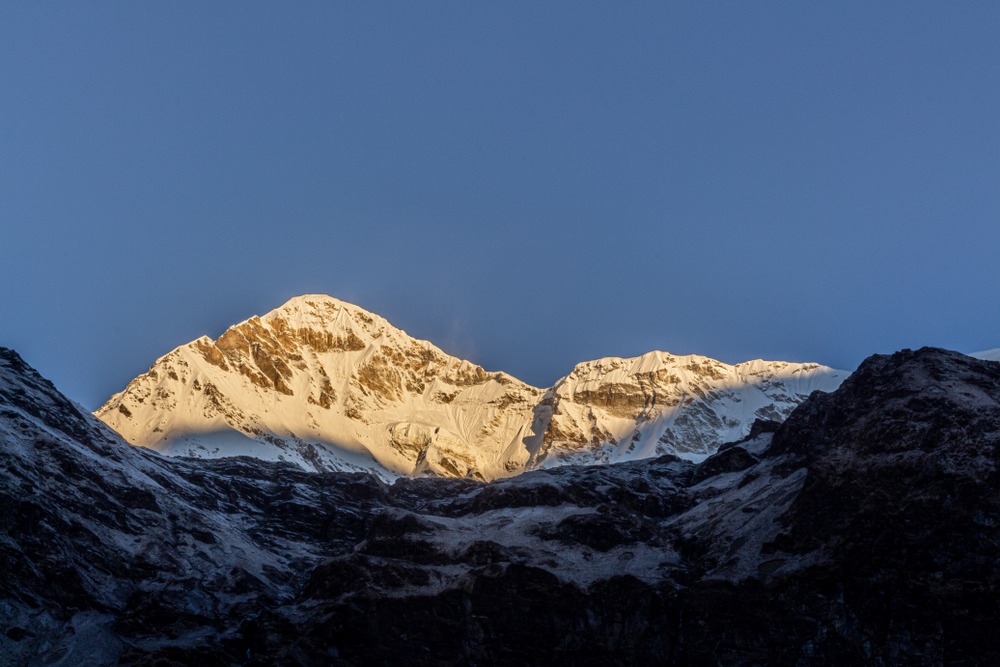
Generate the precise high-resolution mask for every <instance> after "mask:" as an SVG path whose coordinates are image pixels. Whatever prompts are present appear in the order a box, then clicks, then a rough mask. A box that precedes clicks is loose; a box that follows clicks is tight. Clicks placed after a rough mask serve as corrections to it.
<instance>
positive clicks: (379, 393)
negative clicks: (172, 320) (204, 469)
mask: <svg viewBox="0 0 1000 667" xmlns="http://www.w3.org/2000/svg"><path fill="white" fill-rule="evenodd" d="M847 375H848V373H847V372H845V371H836V370H833V369H830V368H827V367H825V366H820V365H818V364H799V363H788V362H767V361H759V360H757V361H750V362H746V363H743V364H737V365H735V366H730V365H727V364H723V363H721V362H718V361H715V360H713V359H709V358H707V357H701V356H696V355H688V356H673V355H670V354H668V353H666V352H650V353H648V354H645V355H643V356H641V357H636V358H633V359H620V358H605V359H598V360H595V361H590V362H586V363H583V364H580V365H578V366H577V367H576V368H574V369H573V371H572V372H571V373H570V374H569V375H568V376H566V377H564V378H562V379H560V380H559V381H558V382H556V384H555V385H554V386H553V387H552V388H550V389H548V390H544V389H539V388H536V387H532V386H531V385H528V384H526V383H524V382H521V381H520V380H518V379H517V378H514V377H512V376H510V375H508V374H506V373H502V372H488V371H486V370H484V369H483V368H481V367H480V366H477V365H476V364H473V363H471V362H469V361H465V360H461V359H458V358H455V357H452V356H450V355H448V354H446V353H445V352H443V351H442V350H440V349H438V348H437V347H435V346H434V345H433V344H431V343H429V342H427V341H422V340H416V339H414V338H411V337H410V336H408V335H407V334H406V333H405V332H404V331H402V330H400V329H397V328H395V327H393V326H392V325H391V324H389V322H387V321H386V320H385V319H383V318H381V317H379V316H378V315H375V314H373V313H370V312H367V311H365V310H363V309H362V308H359V307H357V306H354V305H352V304H349V303H346V302H343V301H340V300H338V299H335V298H332V297H329V296H324V295H305V296H300V297H296V298H294V299H291V300H290V301H288V302H287V303H285V304H284V305H283V306H281V307H280V308H277V309H276V310H273V311H271V312H270V313H267V314H266V315H263V316H261V317H257V316H255V317H251V318H250V319H248V320H246V321H244V322H241V323H239V324H237V325H235V326H233V327H231V328H229V329H228V330H227V331H226V332H225V333H224V334H223V335H222V336H220V337H219V338H218V340H214V341H213V340H211V339H210V338H208V337H202V338H199V339H197V340H195V341H192V342H190V343H188V344H186V345H182V346H180V347H178V348H177V349H175V350H173V351H172V352H170V353H169V354H167V355H165V356H163V357H161V358H160V359H158V360H157V361H156V363H155V364H154V365H153V366H152V368H150V369H149V371H147V372H146V373H145V374H143V375H141V376H139V377H137V378H136V379H135V380H133V381H132V382H131V383H129V385H128V386H127V387H126V388H125V390H124V391H122V392H121V393H119V394H116V395H114V396H112V397H111V399H110V400H109V401H108V402H107V403H106V404H105V405H104V406H103V407H101V408H100V409H99V410H98V411H97V412H96V413H95V414H96V415H97V416H98V417H99V418H100V419H101V420H103V421H104V422H105V423H107V424H108V425H109V426H111V427H112V428H114V429H115V430H117V431H118V432H119V433H121V434H122V435H123V436H124V437H125V439H126V440H128V441H129V442H131V443H132V444H134V445H139V446H143V447H148V448H151V449H154V450H156V451H158V452H161V453H163V454H167V455H170V456H193V457H203V458H218V457H228V456H252V457H256V458H260V459H266V460H284V461H289V462H293V463H296V464H298V465H299V466H301V467H303V468H306V469H311V470H321V471H327V470H343V471H351V470H368V471H372V472H375V473H376V474H378V475H380V476H382V477H383V478H386V479H392V478H394V477H397V476H400V475H437V476H446V477H473V478H477V479H487V480H488V479H495V478H498V477H505V476H509V475H512V474H515V473H518V472H521V471H523V470H525V469H529V468H537V467H551V466H553V465H561V464H565V463H588V464H589V463H604V462H610V461H621V460H629V459H638V458H646V457H650V456H656V455H660V454H667V453H671V454H676V455H679V456H682V457H685V458H689V459H695V460H698V459H702V458H704V457H705V456H707V455H709V454H711V453H713V452H714V451H715V450H716V449H717V448H718V446H719V445H720V444H722V443H724V442H727V441H730V440H735V439H738V438H740V437H742V436H744V435H746V433H747V432H748V431H749V429H750V425H751V424H752V423H753V421H754V420H755V419H757V418H765V419H783V418H784V417H786V416H787V415H788V414H789V413H790V412H791V410H792V409H794V407H795V406H796V405H798V403H800V402H801V401H802V400H803V399H804V398H805V397H806V396H808V395H809V394H810V393H811V392H812V391H814V390H822V391H831V390H833V389H835V388H836V387H837V386H839V384H840V383H841V382H842V381H843V379H844V378H846V377H847Z"/></svg>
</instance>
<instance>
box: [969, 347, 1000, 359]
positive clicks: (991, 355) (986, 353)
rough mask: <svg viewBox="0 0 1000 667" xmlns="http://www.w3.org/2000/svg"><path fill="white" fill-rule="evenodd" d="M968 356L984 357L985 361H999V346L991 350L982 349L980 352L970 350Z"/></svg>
mask: <svg viewBox="0 0 1000 667" xmlns="http://www.w3.org/2000/svg"><path fill="white" fill-rule="evenodd" d="M969 356H970V357H975V358H976V359H985V360H986V361H1000V347H998V348H996V349H993V350H983V351H982V352H972V353H971V354H969Z"/></svg>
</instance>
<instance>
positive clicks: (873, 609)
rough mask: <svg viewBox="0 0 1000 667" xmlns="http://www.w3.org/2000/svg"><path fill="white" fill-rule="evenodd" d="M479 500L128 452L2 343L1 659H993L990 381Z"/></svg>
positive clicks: (826, 399)
mask: <svg viewBox="0 0 1000 667" xmlns="http://www.w3.org/2000/svg"><path fill="white" fill-rule="evenodd" d="M755 430H756V431H757V432H756V433H755V435H754V437H752V438H747V439H744V440H743V441H741V442H738V443H735V444H733V445H732V446H727V447H724V448H722V449H721V450H720V452H719V453H718V454H716V455H715V456H713V457H710V458H708V459H707V460H706V461H705V462H703V463H701V464H694V463H691V462H689V461H684V460H681V459H678V458H677V457H674V456H662V457H658V458H653V459H647V460H642V461H632V462H626V463H620V464H613V465H607V466H596V467H595V466H584V467H578V466H563V467H559V468H553V469H546V470H538V471H533V472H528V473H525V474H522V475H519V476H517V477H513V478H509V479H503V480H498V481H495V482H492V483H489V484H484V483H479V482H474V481H471V480H464V479H463V480H449V479H405V478H404V479H400V480H399V481H397V482H396V483H394V484H392V485H388V484H385V483H384V482H382V481H380V480H378V479H377V478H375V477H373V476H371V475H362V474H349V473H325V474H318V473H306V472H304V471H302V470H301V469H299V468H297V467H295V466H292V465H286V464H280V463H268V462H264V461H259V460H254V459H249V458H242V459H231V460H224V461H190V460H171V459H165V458H163V457H160V456H158V455H156V454H155V453H152V452H149V451H147V450H144V449H141V448H134V447H130V446H128V445H127V444H126V443H124V442H123V441H121V440H119V439H118V438H117V437H116V436H115V434H114V433H113V432H111V431H110V430H109V429H107V428H105V427H103V426H102V425H101V424H100V423H99V422H97V421H96V420H94V419H93V418H91V417H90V416H89V415H86V414H83V413H81V412H80V411H79V410H78V409H77V408H76V407H75V406H73V405H72V403H70V402H69V401H67V400H66V399H64V398H63V397H62V396H60V395H59V394H58V392H56V391H55V389H54V388H53V387H52V386H51V385H50V384H48V383H47V382H46V381H44V380H43V379H41V378H40V377H39V376H38V375H37V374H36V373H35V372H34V371H32V370H31V369H30V368H28V367H27V366H26V365H25V364H24V363H23V362H22V361H21V360H20V358H19V357H17V356H16V355H15V354H14V353H12V352H10V351H0V453H2V457H0V506H2V507H3V508H4V513H3V515H2V522H0V558H2V562H3V563H4V565H5V576H4V577H0V655H3V656H4V658H5V659H6V660H7V662H8V663H11V664H38V663H47V664H52V663H57V664H58V663H60V662H61V664H81V665H85V664H114V663H116V662H117V663H119V664H133V665H153V664H159V665H162V664H219V665H230V664H250V665H265V664H267V665H270V664H299V665H320V664H330V663H339V664H356V665H367V664H398V663H400V662H406V663H408V664H416V665H431V664H457V663H462V664H501V665H503V664H508V665H513V664H518V665H523V664H552V663H553V662H555V661H562V662H566V663H568V664H584V665H587V664H594V665H597V664H601V665H604V664H724V665H753V664H800V665H812V664H815V665H820V664H857V663H861V664H995V663H997V662H998V661H1000V639H998V638H997V635H996V633H995V632H994V629H995V627H996V625H997V622H998V621H1000V609H998V606H997V604H996V600H997V592H998V587H1000V494H998V493H997V489H998V488H1000V478H998V467H1000V450H998V445H1000V364H997V363H995V362H988V361H977V360H974V359H971V358H968V357H964V356H963V355H959V354H956V353H950V352H945V351H942V350H934V349H923V350H918V351H915V352H912V351H904V352H901V353H898V354H895V355H891V356H876V357H872V358H870V359H869V360H867V361H866V362H865V363H864V364H862V366H861V367H860V368H859V370H858V371H857V372H856V373H855V374H854V375H853V376H852V377H851V379H850V380H849V381H847V382H845V383H844V384H843V386H842V387H841V388H840V389H838V390H837V391H835V392H833V393H830V394H821V393H817V394H814V395H813V396H812V397H810V398H809V399H808V400H806V401H805V402H804V403H803V404H802V405H801V406H800V407H799V408H797V409H796V410H795V411H794V412H793V414H792V415H791V416H790V417H789V419H788V420H786V422H785V423H783V424H782V425H781V426H779V427H777V428H776V429H775V428H774V426H773V424H772V425H762V426H761V427H759V428H758V429H755Z"/></svg>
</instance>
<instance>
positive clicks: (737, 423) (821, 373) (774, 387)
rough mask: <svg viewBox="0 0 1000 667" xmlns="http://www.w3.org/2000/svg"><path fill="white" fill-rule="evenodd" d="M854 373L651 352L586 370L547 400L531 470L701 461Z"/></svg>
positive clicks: (602, 362) (569, 378)
mask: <svg viewBox="0 0 1000 667" xmlns="http://www.w3.org/2000/svg"><path fill="white" fill-rule="evenodd" d="M846 376H847V373H845V372H842V371H834V370H832V369H830V368H827V367H825V366H820V365H819V364H793V363H787V362H780V361H779V362H775V361H770V362H768V361H760V360H758V361H749V362H746V363H743V364H737V365H735V366H730V365H728V364H724V363H722V362H719V361H716V360H714V359H709V358H708V357H701V356H697V355H687V356H674V355H671V354H668V353H665V352H650V353H648V354H644V355H643V356H641V357H635V358H632V359H619V358H607V359H599V360H596V361H589V362H586V363H582V364H579V365H578V366H577V367H576V368H574V369H573V372H571V373H570V374H569V375H568V376H566V377H565V378H563V379H561V380H560V381H559V382H558V383H556V385H555V386H554V387H553V388H552V389H550V390H549V391H548V392H547V393H546V395H545V398H544V399H543V400H542V410H544V411H545V414H546V416H547V417H548V419H547V420H543V421H542V423H544V424H545V431H544V434H543V436H542V439H541V443H540V446H539V447H538V448H537V450H535V451H534V452H533V456H532V459H531V461H530V462H529V466H531V467H536V466H541V467H547V466H551V465H558V464H564V463H585V464H586V463H608V462H612V461H621V460H629V459H638V458H647V457H651V456H662V455H664V454H675V455H678V456H681V457H685V458H692V459H695V460H700V459H703V458H705V457H706V456H708V455H709V454H712V453H714V452H715V451H716V450H717V449H718V448H719V445H721V444H722V443H724V442H730V441H733V440H738V439H739V438H742V437H743V436H745V435H746V434H747V433H748V432H749V431H750V426H751V425H752V424H753V423H754V421H755V420H757V419H765V420H778V421H780V420H783V419H784V418H785V417H787V416H788V414H789V413H790V412H791V411H792V410H793V409H794V408H795V406H797V405H798V404H799V403H800V402H802V401H803V400H804V399H805V398H806V397H807V396H809V394H811V393H812V392H813V391H817V390H818V391H831V390H833V389H836V387H837V386H838V385H839V384H840V382H841V381H842V380H843V378H844V377H846Z"/></svg>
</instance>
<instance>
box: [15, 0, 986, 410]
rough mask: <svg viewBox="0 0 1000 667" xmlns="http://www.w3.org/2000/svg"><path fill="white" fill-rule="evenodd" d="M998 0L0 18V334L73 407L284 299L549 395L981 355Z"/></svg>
mask: <svg viewBox="0 0 1000 667" xmlns="http://www.w3.org/2000/svg"><path fill="white" fill-rule="evenodd" d="M998 28H1000V3H996V2H979V3H977V2H963V3H943V2H940V3H921V2H884V3H871V2H857V3H850V2H838V3H785V2H782V3H741V2H728V3H714V2H706V3H701V2H698V3H671V2H654V3H639V2H636V3H604V2H602V3H588V2H572V3H571V2H564V3H545V2H523V3H521V2H510V3H508V2H503V3H469V2H454V3H448V2H433V3H402V2H401V3H390V2H387V3H353V4H350V3H328V2H316V3H308V2H298V3H252V2H251V3H248V2H216V3H204V2H170V3H128V2H110V3H96V2H95V3H71V2H63V3H38V2H24V3H21V2H5V3H4V4H3V7H2V8H0V345H6V346H11V347H14V348H15V349H17V350H18V351H19V352H21V354H22V355H23V356H24V357H25V358H26V359H27V360H28V361H29V362H30V363H32V364H33V365H35V366H36V367H37V368H39V370H41V371H42V372H43V373H44V374H46V375H47V376H48V377H50V378H51V379H53V380H54V381H55V383H56V385H57V386H58V387H60V388H61V389H62V390H63V391H65V392H66V393H67V394H68V395H69V396H71V397H72V398H75V399H77V400H79V401H81V402H82V403H83V404H84V405H86V406H88V407H90V408H95V407H97V406H98V405H99V404H100V403H101V402H103V400H104V399H106V398H107V396H108V395H110V394H111V393H112V392H114V391H118V390H120V389H121V388H123V387H124V385H125V384H126V383H127V382H128V381H129V380H130V379H131V378H132V377H134V376H135V375H137V374H138V373H140V372H142V371H144V370H145V369H146V368H148V367H149V365H150V364H151V363H152V362H153V361H154V359H155V358H156V357H158V356H159V355H162V354H165V353H166V352H168V351H169V350H170V349H172V348H173V347H175V346H177V345H180V344H182V343H184V342H186V341H188V340H191V339H193V338H196V337H197V336H199V335H202V334H208V335H211V336H213V337H215V336H218V335H219V334H220V333H221V332H222V331H223V330H224V329H225V328H226V326H228V325H229V324H232V323H235V322H237V321H240V320H243V319H245V318H247V317H249V316H250V315H253V314H259V313H263V312H266V311H267V310H270V309H271V308H274V307H276V306H278V305H280V304H281V303H282V302H284V301H285V300H286V299H287V298H289V297H291V296H294V295H296V294H301V293H307V292H322V293H328V294H331V295H334V296H337V297H340V298H343V299H346V300H349V301H352V302H354V303H357V304H359V305H361V306H363V307H366V308H368V309H369V310H373V311H375V312H378V313H379V314H381V315H383V316H385V317H387V318H388V319H389V320H390V321H392V322H394V323H395V324H397V325H398V326H400V327H402V328H404V329H406V330H407V331H408V332H409V333H411V334H412V335H415V336H417V337H420V338H427V339H430V340H432V341H434V342H435V343H437V344H438V345H439V346H441V347H443V348H444V349H446V350H447V351H449V352H452V353H456V354H459V355H462V356H466V357H469V358H471V359H473V360H475V361H477V362H479V363H481V364H483V365H485V366H487V367H488V368H491V369H504V370H507V371H508V372H511V373H513V374H514V375H517V376H519V377H521V378H522V379H524V380H526V381H529V382H532V383H535V384H538V385H548V384H550V383H551V382H552V381H554V380H555V379H556V378H557V377H559V376H561V375H563V374H565V373H567V372H568V371H569V370H570V368H571V367H572V366H573V364H574V363H576V362H578V361H582V360H586V359H591V358H595V357H600V356H607V355H620V356H630V355H636V354H640V353H642V352H645V351H647V350H650V349H654V348H658V349H665V350H668V351H671V352H674V353H699V354H706V355H709V356H713V357H716V358H719V359H722V360H724V361H728V362H736V361H742V360H745V359H750V358H757V357H763V358H780V359H790V360H799V361H805V360H815V361H820V362H823V363H826V364H829V365H832V366H835V367H840V368H854V367H855V366H856V365H857V364H858V363H859V362H860V361H861V360H862V359H863V358H864V357H866V356H868V355H869V354H872V353H875V352H891V351H893V350H896V349H899V348H902V347H916V346H921V345H938V346H944V347H949V348H953V349H960V350H963V351H972V350H978V349H984V348H991V347H998V346H1000V308H998V306H997V297H996V286H997V285H998V284H1000V280H998V279H1000V261H998V259H1000V40H998V39H997V38H996V34H997V29H998Z"/></svg>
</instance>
